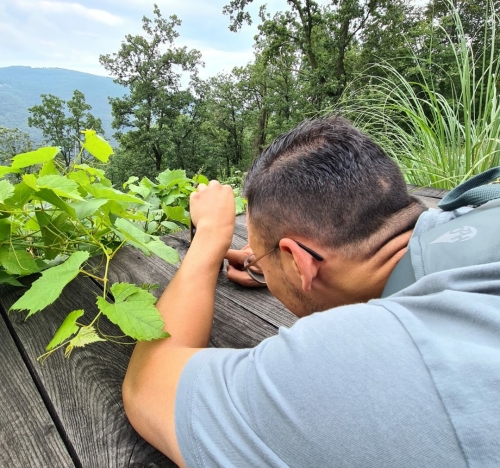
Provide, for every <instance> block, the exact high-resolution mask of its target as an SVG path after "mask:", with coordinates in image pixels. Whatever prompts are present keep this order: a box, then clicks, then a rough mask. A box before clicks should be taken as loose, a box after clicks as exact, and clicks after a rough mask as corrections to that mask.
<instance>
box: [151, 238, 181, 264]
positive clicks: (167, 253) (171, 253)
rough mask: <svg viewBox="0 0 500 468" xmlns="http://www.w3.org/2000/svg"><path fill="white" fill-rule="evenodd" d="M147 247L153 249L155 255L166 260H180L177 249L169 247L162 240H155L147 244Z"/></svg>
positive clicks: (173, 261) (171, 261)
mask: <svg viewBox="0 0 500 468" xmlns="http://www.w3.org/2000/svg"><path fill="white" fill-rule="evenodd" d="M146 247H147V248H148V249H149V250H151V252H153V253H154V254H155V255H157V256H158V257H160V258H161V259H162V260H165V261H166V262H168V263H177V262H180V258H179V254H178V252H177V250H175V249H173V248H172V247H169V246H168V245H166V244H165V243H164V242H163V241H161V240H154V241H151V242H149V243H148V244H146Z"/></svg>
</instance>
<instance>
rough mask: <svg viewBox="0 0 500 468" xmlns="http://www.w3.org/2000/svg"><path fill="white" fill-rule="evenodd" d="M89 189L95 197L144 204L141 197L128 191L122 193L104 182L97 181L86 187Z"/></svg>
mask: <svg viewBox="0 0 500 468" xmlns="http://www.w3.org/2000/svg"><path fill="white" fill-rule="evenodd" d="M85 188H86V189H87V191H88V192H89V193H90V194H91V195H93V196H94V198H106V199H108V200H114V201H123V202H128V203H138V204H140V205H142V204H144V201H143V200H141V199H140V198H137V197H134V196H133V195H129V194H126V193H122V192H120V191H118V190H115V189H114V188H111V187H105V186H104V185H102V184H99V183H96V184H93V185H89V186H87V187H85Z"/></svg>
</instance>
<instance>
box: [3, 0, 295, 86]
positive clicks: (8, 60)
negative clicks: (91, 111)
mask: <svg viewBox="0 0 500 468" xmlns="http://www.w3.org/2000/svg"><path fill="white" fill-rule="evenodd" d="M156 3H157V4H158V7H159V8H160V10H161V13H162V16H163V17H164V18H167V17H168V16H170V15H172V14H176V15H177V16H178V17H179V18H180V19H181V20H182V26H181V27H180V28H179V33H180V37H179V38H178V39H177V40H176V42H175V44H176V45H177V46H186V47H188V48H190V49H191V48H195V49H198V50H200V51H201V52H202V54H203V61H204V62H205V64H206V67H205V68H204V69H201V70H200V76H202V77H203V78H208V77H209V76H213V75H215V74H216V73H218V72H223V71H225V72H229V71H231V69H232V68H233V67H235V66H244V65H246V64H247V63H248V62H249V61H251V60H252V57H253V49H252V45H253V36H254V35H255V33H256V30H257V29H256V25H255V24H254V25H253V26H251V27H248V26H245V27H244V28H243V29H242V31H240V32H239V33H238V34H235V33H231V32H230V31H229V30H228V26H229V17H227V16H224V15H223V14H222V8H223V6H224V5H225V4H227V3H229V0H184V1H179V0H156ZM268 3H269V4H270V8H269V9H271V6H273V7H274V5H278V4H279V5H280V6H281V8H286V0H268ZM252 8H254V9H255V10H256V9H257V7H254V6H253V5H252ZM274 11H275V10H274ZM254 13H255V12H254ZM143 16H147V17H149V18H152V17H153V2H151V3H147V2H145V1H144V0H76V1H71V0H69V1H64V0H0V50H1V51H2V54H0V67H5V66H11V65H25V66H32V67H59V68H68V69H71V70H78V71H84V72H87V73H93V74H98V75H107V72H106V70H104V68H103V67H102V66H101V65H100V64H99V55H101V54H112V53H114V52H117V51H118V50H119V48H120V44H121V41H122V40H123V38H124V37H125V35H126V34H133V35H135V34H142V33H143V31H142V21H141V20H142V17H143ZM254 17H255V14H254Z"/></svg>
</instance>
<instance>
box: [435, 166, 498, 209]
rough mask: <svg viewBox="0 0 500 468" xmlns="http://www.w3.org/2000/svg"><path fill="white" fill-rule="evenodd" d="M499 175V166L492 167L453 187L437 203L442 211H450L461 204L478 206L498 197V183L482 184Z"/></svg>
mask: <svg viewBox="0 0 500 468" xmlns="http://www.w3.org/2000/svg"><path fill="white" fill-rule="evenodd" d="M499 177H500V166H498V167H492V168H491V169H488V170H487V171H485V172H481V174H478V175H476V176H474V177H472V178H471V179H469V180H467V181H465V182H464V183H462V184H460V185H459V186H458V187H455V188H454V189H453V190H452V191H451V192H449V193H448V194H447V195H446V196H445V197H444V198H443V199H442V200H441V201H440V202H439V204H438V207H439V208H441V209H442V210H443V211H452V210H455V209H457V208H460V207H462V206H467V205H473V206H479V205H482V204H483V203H486V202H489V201H491V200H494V199H495V198H500V185H494V184H490V185H486V186H484V187H482V185H483V184H485V183H487V182H491V181H493V180H495V179H498V178H499Z"/></svg>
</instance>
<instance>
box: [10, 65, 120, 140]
mask: <svg viewBox="0 0 500 468" xmlns="http://www.w3.org/2000/svg"><path fill="white" fill-rule="evenodd" d="M75 89H78V90H80V91H81V92H82V93H83V94H84V95H85V100H86V101H87V103H88V104H90V105H91V106H92V110H91V111H90V112H91V113H92V114H93V115H94V116H96V117H99V118H100V119H101V120H102V123H103V128H104V131H105V133H106V138H108V139H111V135H112V134H113V133H114V130H113V129H112V128H111V122H112V120H113V119H112V117H111V106H110V105H109V103H108V97H121V96H123V95H124V94H125V92H126V89H125V88H123V87H122V86H120V85H117V84H115V83H113V80H112V79H111V78H106V77H103V76H96V75H90V74H88V73H81V72H77V71H72V70H65V69H62V68H31V67H6V68H0V127H8V128H19V129H21V130H23V131H25V132H28V133H29V134H30V135H31V137H32V138H33V139H34V140H35V141H36V142H39V141H41V138H42V136H41V132H39V131H38V130H36V129H33V128H30V127H28V115H29V114H28V108H29V107H32V106H34V105H36V104H40V103H41V99H40V94H54V95H55V96H58V97H60V98H61V99H63V100H65V101H67V100H68V99H70V98H71V96H72V95H73V91H74V90H75Z"/></svg>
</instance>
